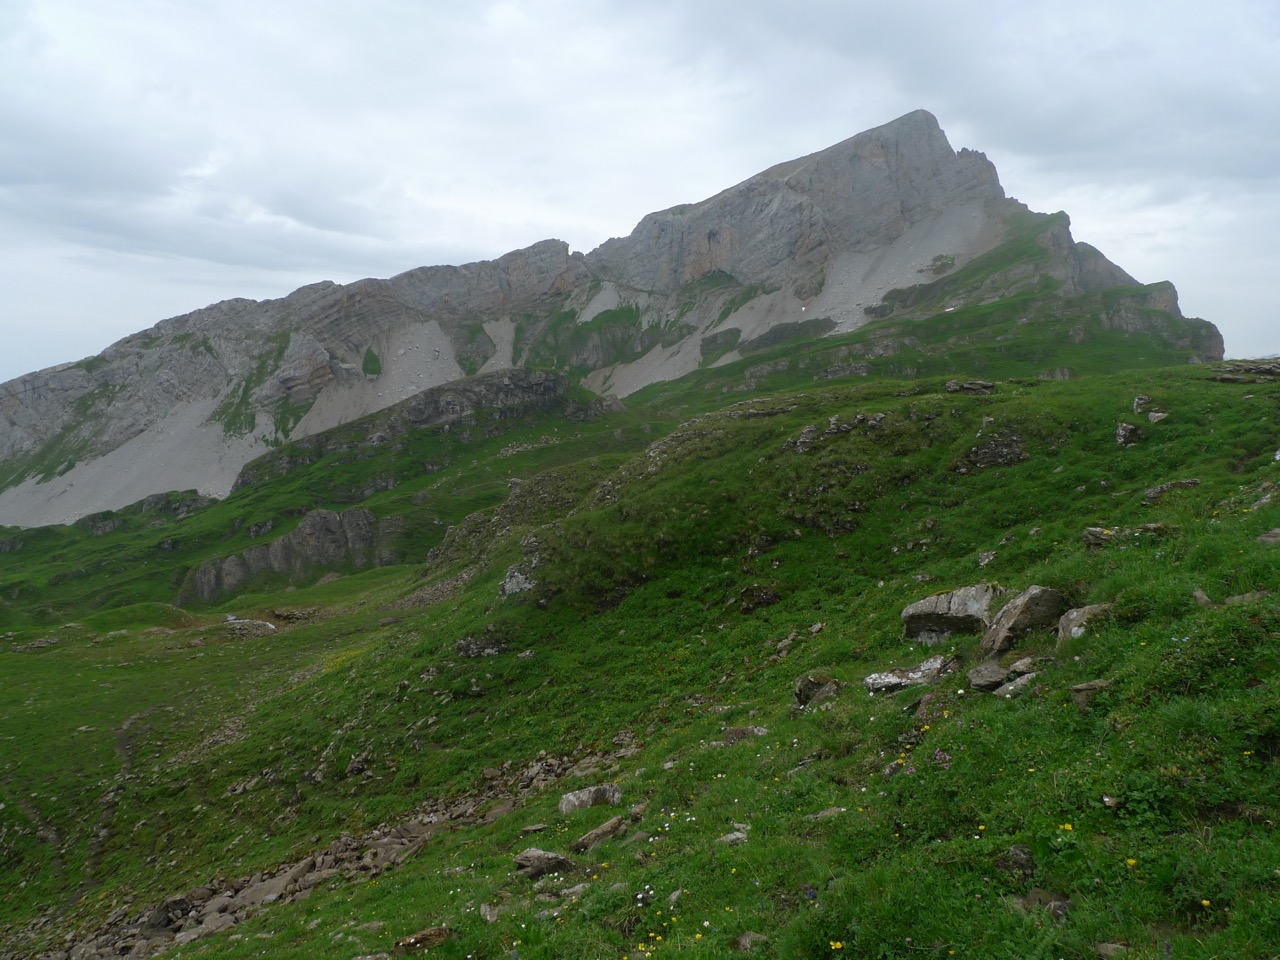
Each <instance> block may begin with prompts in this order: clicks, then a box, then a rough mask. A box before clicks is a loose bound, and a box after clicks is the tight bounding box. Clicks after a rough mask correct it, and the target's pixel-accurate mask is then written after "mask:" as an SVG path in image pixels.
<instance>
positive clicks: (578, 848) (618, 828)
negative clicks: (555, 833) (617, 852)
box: [569, 817, 627, 853]
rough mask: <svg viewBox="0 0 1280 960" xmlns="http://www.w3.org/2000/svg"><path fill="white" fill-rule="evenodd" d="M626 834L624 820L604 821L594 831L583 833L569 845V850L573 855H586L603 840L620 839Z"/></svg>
mask: <svg viewBox="0 0 1280 960" xmlns="http://www.w3.org/2000/svg"><path fill="white" fill-rule="evenodd" d="M626 832H627V820H626V818H625V817H614V818H613V819H612V820H606V821H605V822H604V823H602V824H600V826H598V827H596V828H595V829H594V830H591V831H589V832H587V833H584V834H583V835H582V836H580V837H579V838H578V839H577V840H575V841H573V843H571V844H570V845H569V849H570V850H572V851H573V852H574V853H586V852H587V851H588V850H590V849H591V848H592V847H594V846H595V845H596V844H598V843H603V842H604V841H605V840H612V839H613V838H614V837H620V836H622V835H623V834H624V833H626Z"/></svg>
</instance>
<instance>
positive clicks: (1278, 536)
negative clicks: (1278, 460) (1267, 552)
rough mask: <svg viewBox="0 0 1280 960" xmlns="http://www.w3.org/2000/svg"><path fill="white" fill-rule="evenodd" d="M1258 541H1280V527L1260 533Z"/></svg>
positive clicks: (1270, 544) (1268, 544)
mask: <svg viewBox="0 0 1280 960" xmlns="http://www.w3.org/2000/svg"><path fill="white" fill-rule="evenodd" d="M1277 453H1280V451H1277ZM1258 542H1259V543H1263V544H1266V545H1267V546H1272V545H1274V544H1277V543H1280V527H1276V528H1275V529H1274V530H1268V531H1267V532H1266V533H1262V534H1259V535H1258Z"/></svg>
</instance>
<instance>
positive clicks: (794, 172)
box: [587, 110, 1004, 292]
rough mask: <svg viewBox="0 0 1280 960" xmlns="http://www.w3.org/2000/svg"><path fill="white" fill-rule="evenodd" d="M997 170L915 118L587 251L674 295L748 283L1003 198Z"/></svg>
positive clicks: (595, 266)
mask: <svg viewBox="0 0 1280 960" xmlns="http://www.w3.org/2000/svg"><path fill="white" fill-rule="evenodd" d="M1003 198H1004V190H1003V189H1002V188H1001V186H1000V182H999V180H998V178H997V177H996V171H995V167H993V166H992V165H991V163H990V162H989V161H988V160H987V158H986V157H985V156H983V155H982V154H980V153H976V152H974V151H970V150H962V151H960V152H959V153H956V152H955V151H954V150H952V149H951V145H950V144H949V143H948V142H947V138H946V136H945V135H944V134H943V132H942V130H941V128H940V127H939V126H938V121H937V120H936V119H935V118H934V117H933V115H932V114H930V113H927V112H925V111H923V110H917V111H915V112H914V113H909V114H907V115H906V116H904V117H901V118H899V119H898V120H895V121H893V122H892V123H889V124H885V125H884V126H882V127H877V128H875V129H874V130H868V131H866V132H865V133H860V134H858V135H857V136H855V137H851V138H850V139H848V140H845V141H844V142H842V143H839V144H837V145H835V146H834V147H830V148H828V149H826V150H823V151H821V152H819V153H815V154H813V155H811V156H808V157H803V158H801V159H799V160H792V161H790V162H788V163H782V164H779V165H778V166H775V167H771V168H770V169H768V170H766V171H764V172H763V173H760V174H757V175H756V176H754V177H752V178H751V179H749V180H747V181H745V182H743V183H740V184H738V185H737V186H736V187H731V188H730V189H728V190H725V191H723V192H722V193H719V194H716V196H714V197H711V198H710V199H709V200H704V201H702V202H701V203H696V204H684V205H682V206H678V207H672V208H671V209H669V210H663V211H661V212H659V213H651V214H649V215H648V216H647V217H645V218H644V219H643V220H641V221H640V224H639V225H638V226H637V227H636V229H635V230H634V232H632V234H631V235H630V236H629V237H625V238H621V239H614V240H608V241H606V242H605V243H603V244H601V245H600V246H599V247H598V248H597V249H595V250H594V251H592V252H591V253H590V254H588V255H587V265H588V266H589V267H590V269H591V270H592V272H594V273H598V274H599V275H601V276H603V277H607V278H609V279H611V280H616V281H618V282H620V283H624V284H627V285H628V286H632V287H638V288H640V289H643V290H658V291H664V292H670V291H672V290H675V289H676V288H677V287H679V286H680V285H681V284H684V283H688V282H690V281H692V280H697V279H698V278H700V277H704V276H706V275H708V274H710V273H712V272H714V271H717V270H719V271H723V272H725V273H727V274H730V275H731V276H733V277H735V278H737V279H738V280H741V281H743V282H744V283H752V282H761V281H771V280H772V281H778V280H782V279H785V278H791V277H793V276H795V275H797V274H802V273H803V272H804V268H805V267H810V268H814V267H821V266H823V265H824V264H826V263H827V261H828V260H829V259H830V258H831V257H832V256H833V255H834V254H835V253H836V252H838V251H842V250H853V251H857V250H864V249H868V248H875V247H881V246H887V245H889V244H890V243H892V242H893V241H894V240H896V239H897V238H898V237H900V236H901V235H902V234H903V233H904V232H906V230H907V229H908V228H909V227H910V226H911V225H913V224H915V223H917V222H919V221H921V220H924V219H925V218H926V217H929V216H931V215H934V214H937V213H939V212H941V211H942V210H943V209H945V208H947V207H953V206H958V205H962V204H965V203H970V202H974V201H976V202H978V203H980V204H983V203H986V202H988V201H996V200H1002V199H1003Z"/></svg>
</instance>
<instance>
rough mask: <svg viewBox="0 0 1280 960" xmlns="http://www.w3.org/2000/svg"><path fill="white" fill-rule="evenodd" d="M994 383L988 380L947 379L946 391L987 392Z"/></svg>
mask: <svg viewBox="0 0 1280 960" xmlns="http://www.w3.org/2000/svg"><path fill="white" fill-rule="evenodd" d="M994 387H995V384H994V383H992V382H991V381H990V380H948V381H947V393H976V394H979V395H981V394H987V393H990V392H991V391H992V389H993V388H994Z"/></svg>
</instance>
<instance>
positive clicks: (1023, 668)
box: [1009, 657, 1053, 677]
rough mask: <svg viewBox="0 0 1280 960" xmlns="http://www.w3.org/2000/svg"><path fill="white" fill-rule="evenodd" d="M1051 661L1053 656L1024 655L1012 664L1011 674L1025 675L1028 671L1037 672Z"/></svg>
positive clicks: (1013, 675) (1012, 675)
mask: <svg viewBox="0 0 1280 960" xmlns="http://www.w3.org/2000/svg"><path fill="white" fill-rule="evenodd" d="M1051 663H1053V657H1023V658H1022V659H1021V660H1017V661H1015V662H1014V663H1013V664H1011V665H1010V667H1009V676H1011V677H1024V676H1026V675H1027V674H1028V673H1035V672H1036V671H1037V670H1041V669H1043V668H1044V667H1047V666H1048V665H1049V664H1051Z"/></svg>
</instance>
